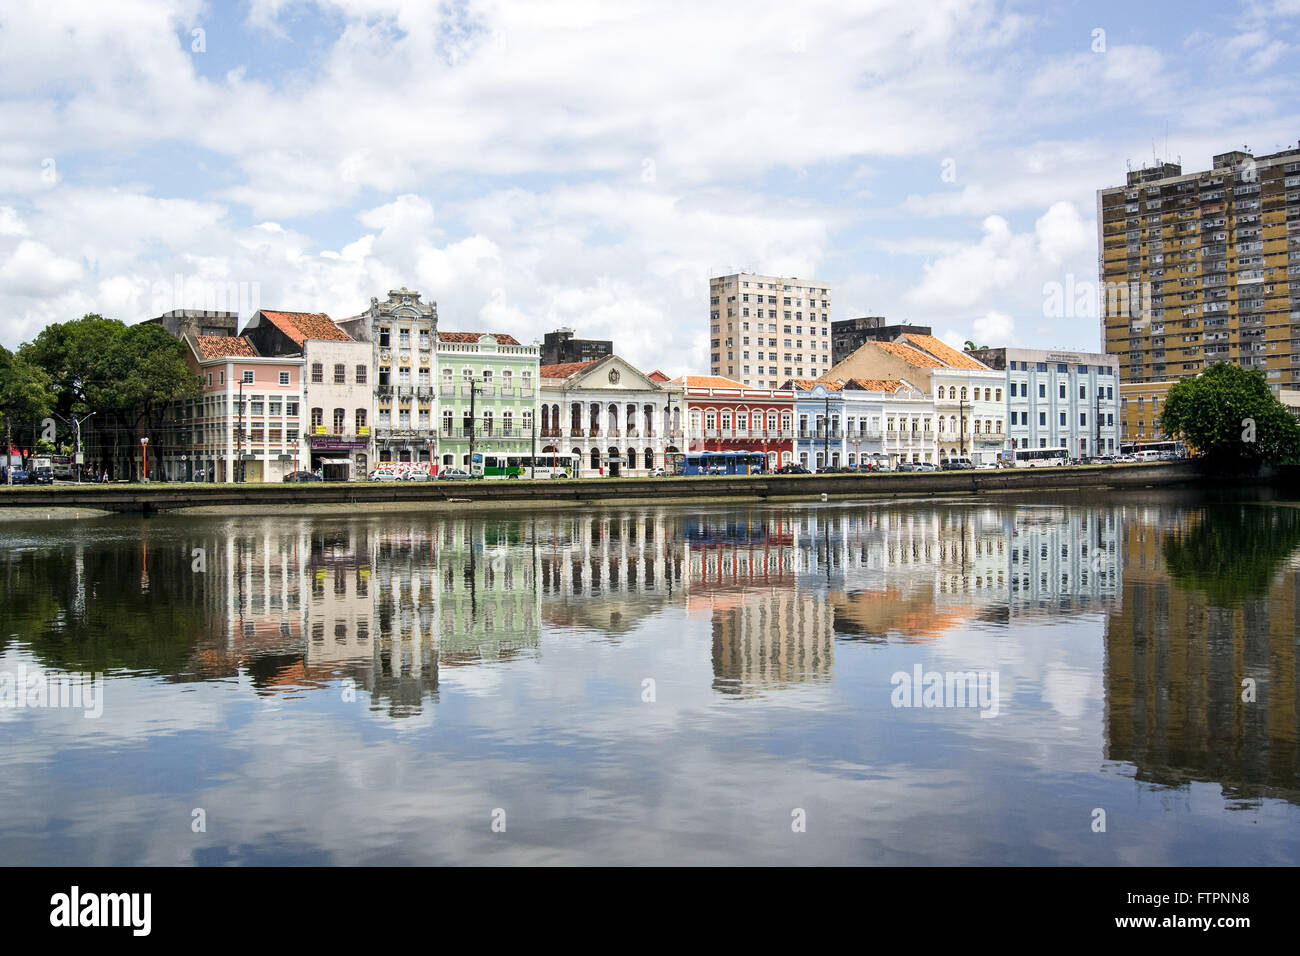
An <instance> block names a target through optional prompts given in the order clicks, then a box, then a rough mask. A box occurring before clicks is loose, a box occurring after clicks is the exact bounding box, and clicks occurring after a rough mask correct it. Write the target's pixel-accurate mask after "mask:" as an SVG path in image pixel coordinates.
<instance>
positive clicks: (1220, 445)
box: [1160, 362, 1300, 470]
mask: <svg viewBox="0 0 1300 956" xmlns="http://www.w3.org/2000/svg"><path fill="white" fill-rule="evenodd" d="M1160 429H1161V431H1163V432H1164V433H1165V434H1167V435H1174V436H1177V437H1179V438H1181V439H1183V440H1184V441H1186V442H1187V443H1188V444H1189V445H1190V446H1192V448H1194V449H1195V450H1197V451H1199V452H1200V453H1201V454H1203V455H1205V457H1206V459H1207V460H1208V461H1210V462H1211V463H1213V464H1214V465H1215V466H1216V467H1218V468H1221V469H1225V470H1230V469H1239V468H1251V467H1257V466H1259V465H1264V464H1269V463H1272V462H1277V461H1284V460H1287V459H1290V458H1294V457H1296V456H1297V455H1300V423H1298V422H1297V421H1296V420H1295V418H1293V417H1292V416H1291V413H1290V412H1288V411H1287V410H1286V407H1285V406H1283V405H1282V403H1281V402H1279V401H1278V400H1277V398H1275V397H1274V395H1273V393H1272V392H1270V391H1269V388H1268V383H1267V382H1266V381H1265V380H1264V376H1263V374H1261V373H1260V372H1256V371H1248V370H1246V369H1243V368H1241V367H1239V366H1237V365H1233V364H1231V363H1229V362H1217V363H1215V364H1214V365H1211V366H1210V367H1209V368H1207V369H1206V370H1205V371H1204V372H1202V373H1201V374H1200V375H1198V376H1196V378H1189V379H1184V380H1183V381H1181V382H1178V383H1177V384H1175V385H1173V386H1172V387H1171V388H1170V389H1169V395H1168V397H1167V398H1166V399H1165V406H1164V410H1163V411H1162V412H1161V414H1160Z"/></svg>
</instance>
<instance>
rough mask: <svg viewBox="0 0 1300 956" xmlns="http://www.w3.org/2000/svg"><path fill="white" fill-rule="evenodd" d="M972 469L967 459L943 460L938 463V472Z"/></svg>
mask: <svg viewBox="0 0 1300 956" xmlns="http://www.w3.org/2000/svg"><path fill="white" fill-rule="evenodd" d="M974 467H975V466H974V465H973V464H972V463H971V460H970V459H969V458H945V459H943V460H942V461H941V462H939V470H940V471H967V470H969V469H972V468H974Z"/></svg>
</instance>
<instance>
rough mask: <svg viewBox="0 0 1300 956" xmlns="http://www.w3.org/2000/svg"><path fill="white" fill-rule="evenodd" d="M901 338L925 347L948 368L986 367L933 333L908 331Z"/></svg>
mask: <svg viewBox="0 0 1300 956" xmlns="http://www.w3.org/2000/svg"><path fill="white" fill-rule="evenodd" d="M903 338H905V339H906V340H907V343H908V344H909V345H915V346H916V347H918V348H922V349H925V351H927V352H929V353H930V354H931V355H933V356H934V357H935V358H937V359H938V360H939V361H941V362H944V363H946V364H947V365H948V367H949V368H965V369H970V370H971V371H975V370H977V369H986V368H988V366H987V365H985V364H984V363H983V362H978V361H976V360H975V359H973V358H971V357H970V356H969V355H967V354H966V353H965V352H958V351H957V350H956V349H955V348H953V347H952V346H951V345H949V344H948V343H947V342H945V341H943V340H942V339H938V338H935V337H934V336H933V335H913V334H912V333H910V332H909V333H908V334H907V335H905V336H903Z"/></svg>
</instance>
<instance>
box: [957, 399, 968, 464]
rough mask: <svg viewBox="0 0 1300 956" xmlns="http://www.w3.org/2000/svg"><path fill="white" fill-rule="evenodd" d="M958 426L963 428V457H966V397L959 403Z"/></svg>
mask: <svg viewBox="0 0 1300 956" xmlns="http://www.w3.org/2000/svg"><path fill="white" fill-rule="evenodd" d="M957 427H958V428H959V429H960V430H961V446H960V447H961V457H963V458H966V457H968V456H967V455H966V399H964V398H963V399H961V400H960V401H959V402H958V403H957Z"/></svg>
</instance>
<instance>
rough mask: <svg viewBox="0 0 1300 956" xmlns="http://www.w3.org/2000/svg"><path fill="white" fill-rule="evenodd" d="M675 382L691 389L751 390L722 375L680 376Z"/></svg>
mask: <svg viewBox="0 0 1300 956" xmlns="http://www.w3.org/2000/svg"><path fill="white" fill-rule="evenodd" d="M673 381H674V382H682V383H683V384H685V385H687V386H689V387H690V388H749V387H750V386H748V385H745V384H743V383H741V382H737V381H736V380H735V379H732V378H723V377H722V376H721V375H679V376H678V377H677V378H675V379H673Z"/></svg>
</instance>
